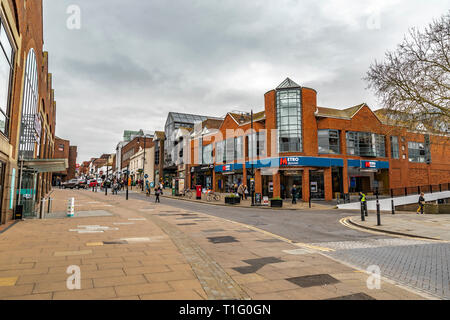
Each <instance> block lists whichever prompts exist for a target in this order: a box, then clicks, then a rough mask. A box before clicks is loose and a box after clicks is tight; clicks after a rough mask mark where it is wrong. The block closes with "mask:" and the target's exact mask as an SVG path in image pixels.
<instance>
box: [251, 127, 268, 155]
mask: <svg viewBox="0 0 450 320" xmlns="http://www.w3.org/2000/svg"><path fill="white" fill-rule="evenodd" d="M247 149H248V150H247V153H248V156H249V158H257V157H264V156H265V155H266V135H265V132H255V133H253V134H250V135H249V136H248V144H247Z"/></svg>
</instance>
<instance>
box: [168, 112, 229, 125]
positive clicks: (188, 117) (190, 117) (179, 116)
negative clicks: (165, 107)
mask: <svg viewBox="0 0 450 320" xmlns="http://www.w3.org/2000/svg"><path fill="white" fill-rule="evenodd" d="M169 118H172V119H173V121H174V122H182V123H192V124H193V123H195V122H203V121H205V120H207V119H216V120H218V119H221V118H218V117H210V116H203V115H197V114H189V113H179V112H169V116H168V119H169Z"/></svg>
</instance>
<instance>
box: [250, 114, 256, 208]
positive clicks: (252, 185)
mask: <svg viewBox="0 0 450 320" xmlns="http://www.w3.org/2000/svg"><path fill="white" fill-rule="evenodd" d="M250 123H251V134H252V135H251V137H252V141H251V144H252V156H253V155H254V154H255V152H254V150H253V148H254V146H255V143H253V141H254V139H255V138H256V135H254V132H253V110H252V111H251V114H250ZM251 161H252V181H251V182H250V188H251V192H252V207H254V206H255V164H254V159H252V160H251Z"/></svg>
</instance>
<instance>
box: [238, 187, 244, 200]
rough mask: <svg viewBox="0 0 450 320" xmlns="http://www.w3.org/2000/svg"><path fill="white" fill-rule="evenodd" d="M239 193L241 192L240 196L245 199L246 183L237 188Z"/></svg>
mask: <svg viewBox="0 0 450 320" xmlns="http://www.w3.org/2000/svg"><path fill="white" fill-rule="evenodd" d="M237 192H238V194H239V198H241V200H244V185H243V184H241V185H240V186H239V188H238V190H237Z"/></svg>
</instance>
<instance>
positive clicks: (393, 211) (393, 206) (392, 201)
mask: <svg viewBox="0 0 450 320" xmlns="http://www.w3.org/2000/svg"><path fill="white" fill-rule="evenodd" d="M391 205H392V214H395V205H394V199H392V200H391Z"/></svg>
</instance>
